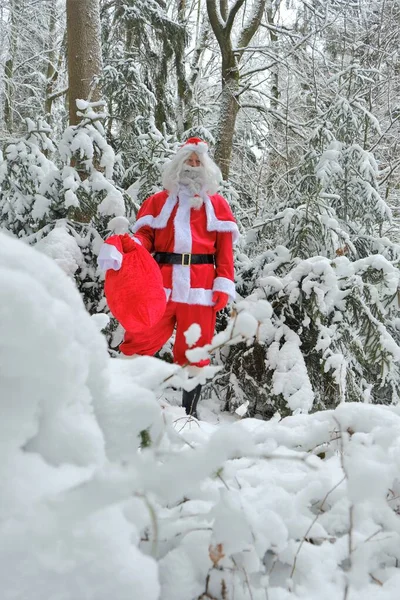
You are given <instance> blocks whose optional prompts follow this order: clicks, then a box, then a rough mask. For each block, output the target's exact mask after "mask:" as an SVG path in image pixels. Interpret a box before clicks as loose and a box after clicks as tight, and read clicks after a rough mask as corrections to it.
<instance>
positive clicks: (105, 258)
mask: <svg viewBox="0 0 400 600" xmlns="http://www.w3.org/2000/svg"><path fill="white" fill-rule="evenodd" d="M122 258H123V255H122V254H121V252H120V251H119V250H118V248H116V247H115V246H113V245H112V244H103V245H102V247H101V248H100V252H99V256H98V257H97V264H98V265H99V267H100V269H102V271H107V270H108V269H113V270H114V271H118V270H119V269H120V268H121V265H122Z"/></svg>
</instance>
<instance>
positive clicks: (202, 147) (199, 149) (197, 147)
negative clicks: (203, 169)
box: [180, 137, 208, 154]
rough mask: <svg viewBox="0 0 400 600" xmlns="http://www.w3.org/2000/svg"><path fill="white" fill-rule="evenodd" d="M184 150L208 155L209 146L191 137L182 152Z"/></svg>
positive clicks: (183, 146) (182, 147)
mask: <svg viewBox="0 0 400 600" xmlns="http://www.w3.org/2000/svg"><path fill="white" fill-rule="evenodd" d="M182 149H185V150H191V151H192V152H196V153H197V154H207V152H208V144H207V142H205V141H204V140H202V139H200V138H197V137H191V138H189V139H188V140H186V142H184V144H182V146H181V147H180V150H182Z"/></svg>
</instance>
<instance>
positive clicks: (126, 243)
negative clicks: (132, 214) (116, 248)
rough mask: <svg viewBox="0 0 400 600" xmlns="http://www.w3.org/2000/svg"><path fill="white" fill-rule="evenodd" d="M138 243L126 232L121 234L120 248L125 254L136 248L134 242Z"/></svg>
mask: <svg viewBox="0 0 400 600" xmlns="http://www.w3.org/2000/svg"><path fill="white" fill-rule="evenodd" d="M138 243H139V244H140V242H139V241H138V240H135V238H132V237H131V236H130V235H129V234H128V233H125V234H124V235H121V244H122V250H123V251H124V252H125V254H127V252H132V251H133V250H135V248H136V244H138Z"/></svg>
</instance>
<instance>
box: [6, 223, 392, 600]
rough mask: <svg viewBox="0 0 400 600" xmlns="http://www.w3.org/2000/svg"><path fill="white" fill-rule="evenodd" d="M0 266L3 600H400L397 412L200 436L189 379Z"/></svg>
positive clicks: (249, 425)
mask: <svg viewBox="0 0 400 600" xmlns="http://www.w3.org/2000/svg"><path fill="white" fill-rule="evenodd" d="M0 250H1V251H0V331H1V335H0V451H1V456H2V461H1V463H0V476H1V481H2V493H1V495H0V581H1V600H44V599H46V600H109V599H110V598H111V597H112V598H116V599H118V600H132V599H134V600H136V599H137V600H338V599H339V600H340V599H343V600H397V598H398V589H399V585H400V571H399V568H398V567H399V561H400V517H399V514H400V481H399V473H400V408H399V407H392V408H391V407H383V406H372V405H368V404H357V405H355V404H341V405H340V406H338V408H337V409H336V410H335V411H324V412H319V413H315V414H312V415H307V414H298V415H296V416H292V417H288V418H286V419H283V420H279V419H278V418H277V419H273V420H271V421H269V422H264V421H261V420H257V419H246V418H244V419H238V418H237V417H236V416H233V415H227V414H224V413H220V412H219V411H218V400H216V399H213V400H202V401H201V404H200V405H199V412H200V418H201V420H200V421H196V420H194V419H188V418H187V417H186V416H185V415H184V412H183V409H182V408H181V407H180V406H179V403H180V392H179V391H175V390H174V389H172V386H173V387H179V386H180V385H186V386H187V384H188V380H187V374H185V372H182V371H181V370H179V369H178V368H177V367H176V366H174V365H169V364H167V363H165V362H163V361H160V360H157V359H155V358H150V357H139V358H136V359H134V360H122V359H116V358H113V359H111V358H110V357H109V355H108V352H107V345H106V342H105V339H104V337H103V336H102V334H101V332H100V329H101V326H102V319H101V318H97V319H93V318H91V317H89V315H88V314H87V313H86V312H85V309H84V307H83V304H82V300H81V298H80V296H79V294H78V292H77V291H76V289H75V286H74V284H73V282H72V281H71V280H70V279H68V277H67V276H66V275H65V274H64V273H63V272H62V271H61V270H60V269H59V267H58V266H57V265H56V264H55V263H54V261H52V260H51V259H50V258H48V257H45V256H43V255H41V254H40V253H39V252H37V251H35V250H33V249H31V248H29V247H28V246H26V245H24V244H23V243H21V242H18V241H15V240H13V239H11V238H8V237H5V236H3V235H1V234H0ZM245 320H246V319H244V320H243V321H242V323H244V321H245ZM250 321H251V319H250ZM248 322H249V319H247V326H248ZM189 383H190V382H189Z"/></svg>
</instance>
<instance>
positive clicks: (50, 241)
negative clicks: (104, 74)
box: [0, 101, 133, 313]
mask: <svg viewBox="0 0 400 600" xmlns="http://www.w3.org/2000/svg"><path fill="white" fill-rule="evenodd" d="M103 106H104V103H103V102H97V103H89V102H86V101H79V103H78V108H79V109H80V116H81V121H80V122H79V124H78V125H75V126H70V127H68V128H67V129H66V130H65V132H64V134H63V136H62V139H61V140H60V141H59V143H58V144H56V145H54V144H53V143H52V142H51V141H50V133H51V132H50V131H49V128H48V127H47V126H46V125H45V124H44V123H43V122H42V121H39V123H38V124H37V125H35V124H34V123H33V122H32V121H28V127H29V132H28V134H27V136H26V137H25V138H22V139H21V140H20V141H19V142H17V143H15V144H11V145H9V146H8V147H7V148H6V150H5V154H4V158H3V161H2V162H1V164H0V173H1V175H0V177H1V192H0V214H1V221H0V225H1V227H2V228H3V229H6V230H7V231H9V232H10V233H12V234H14V235H17V236H18V237H22V238H25V239H26V241H27V242H29V243H31V244H35V245H37V247H38V248H39V249H40V250H41V251H43V252H45V253H46V254H48V255H49V256H51V257H52V258H53V259H54V260H56V262H58V263H59V264H60V266H61V267H62V268H63V269H64V270H65V271H66V272H67V273H68V274H69V275H70V276H72V277H75V278H76V281H77V285H78V288H79V290H80V291H81V293H82V296H83V298H84V301H85V305H86V307H87V309H88V310H89V311H90V312H91V313H95V312H98V311H102V310H103V309H104V308H105V307H106V305H105V300H104V294H103V280H104V275H103V274H102V273H101V272H99V270H98V268H97V264H96V259H97V254H98V251H99V249H100V245H101V244H102V241H103V239H104V238H105V237H106V236H107V235H109V233H110V230H109V222H110V221H111V223H112V225H111V227H115V228H116V230H117V231H118V232H120V231H123V230H124V228H127V226H128V219H129V218H130V217H131V216H132V214H133V205H132V202H131V199H130V198H129V196H128V195H127V194H124V192H123V191H122V190H121V189H119V188H118V187H117V186H116V185H115V184H114V181H113V170H114V166H115V163H116V161H117V159H116V157H115V154H114V151H113V149H112V148H111V146H110V145H109V144H108V143H107V141H106V139H105V132H104V128H103V125H102V121H104V118H105V116H106V115H105V113H104V112H101V109H102V108H103ZM55 146H56V147H55ZM48 152H51V153H52V157H53V160H52V161H50V160H49V159H48V158H47V157H46V154H47V153H48ZM113 218H114V221H112V219H113Z"/></svg>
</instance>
